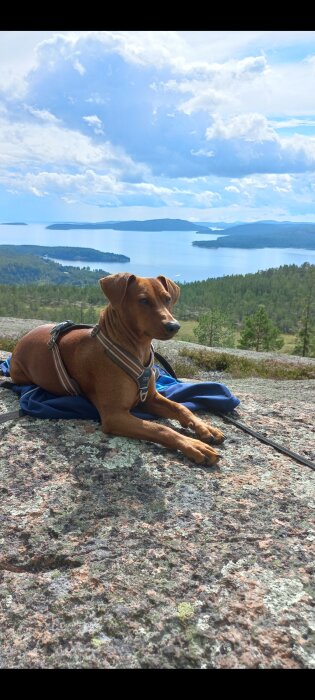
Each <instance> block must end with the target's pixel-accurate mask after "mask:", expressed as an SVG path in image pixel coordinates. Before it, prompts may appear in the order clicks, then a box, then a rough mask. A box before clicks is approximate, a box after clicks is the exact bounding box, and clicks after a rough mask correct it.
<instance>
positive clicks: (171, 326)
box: [164, 321, 180, 333]
mask: <svg viewBox="0 0 315 700" xmlns="http://www.w3.org/2000/svg"><path fill="white" fill-rule="evenodd" d="M164 328H165V330H166V331H167V332H168V333H177V331H179V329H180V323H178V322H177V321H168V323H165V324H164Z"/></svg>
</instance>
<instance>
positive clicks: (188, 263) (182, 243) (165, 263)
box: [0, 224, 315, 282]
mask: <svg viewBox="0 0 315 700" xmlns="http://www.w3.org/2000/svg"><path fill="white" fill-rule="evenodd" d="M46 225H47V224H29V225H28V226H19V225H14V226H13V225H1V226H0V244H5V243H8V244H12V245H21V244H23V243H25V244H32V245H63V246H80V247H82V248H96V249H97V250H101V251H104V252H110V253H121V254H123V255H128V257H130V263H100V262H97V261H96V262H95V263H93V262H89V263H82V262H72V263H71V262H69V261H67V262H65V261H62V260H60V261H58V262H61V263H62V264H64V265H70V264H72V265H75V266H76V267H83V265H85V266H87V265H88V266H89V267H90V269H93V270H95V269H104V270H107V271H108V272H110V273H115V272H122V271H126V272H133V273H134V274H136V275H139V276H140V277H156V276H157V275H165V276H166V277H170V278H171V279H174V280H177V281H178V282H194V281H196V280H204V279H207V278H208V277H223V276H224V275H237V274H246V273H248V272H257V271H258V270H266V269H268V268H269V267H279V266H280V265H292V264H295V265H302V263H304V262H310V263H313V264H315V250H304V249H301V248H262V249H244V248H217V249H213V248H209V249H206V248H198V247H196V246H192V241H196V240H202V241H204V240H216V239H218V238H219V237H220V235H222V234H221V232H218V231H216V232H214V233H212V234H198V233H196V232H195V231H159V232H150V231H115V230H113V229H97V230H95V229H94V230H91V229H85V230H84V229H72V230H70V231H54V230H53V231H52V230H47V229H46ZM0 282H1V280H0Z"/></svg>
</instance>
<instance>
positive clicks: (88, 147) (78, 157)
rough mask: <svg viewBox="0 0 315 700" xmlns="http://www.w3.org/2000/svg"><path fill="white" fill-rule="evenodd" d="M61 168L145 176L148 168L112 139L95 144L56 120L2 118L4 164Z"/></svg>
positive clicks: (0, 163) (0, 154) (0, 158)
mask: <svg viewBox="0 0 315 700" xmlns="http://www.w3.org/2000/svg"><path fill="white" fill-rule="evenodd" d="M42 163H44V164H50V165H53V164H59V165H60V166H61V167H64V166H68V167H69V166H71V167H77V168H78V167H91V166H93V167H94V168H95V167H98V168H104V167H106V168H107V169H112V170H116V172H120V173H129V174H133V176H138V177H141V176H143V175H144V173H146V172H147V169H146V168H145V167H144V166H143V165H141V164H137V163H134V162H133V160H132V159H131V158H130V157H129V156H128V155H127V154H126V153H125V152H124V151H123V149H121V148H118V147H114V146H112V145H111V144H110V142H109V141H106V142H103V143H102V144H99V145H95V144H94V143H93V142H92V141H91V139H90V138H88V137H87V136H85V135H84V134H82V133H81V132H80V131H77V130H73V129H67V128H63V127H61V126H59V125H57V124H55V123H54V121H52V123H50V122H49V121H48V122H41V121H40V122H39V123H38V124H37V123H29V122H24V123H21V122H14V121H13V120H9V119H6V118H3V117H2V118H0V166H2V167H12V166H15V167H17V168H25V166H27V165H30V164H32V165H33V167H37V166H38V165H40V164H42Z"/></svg>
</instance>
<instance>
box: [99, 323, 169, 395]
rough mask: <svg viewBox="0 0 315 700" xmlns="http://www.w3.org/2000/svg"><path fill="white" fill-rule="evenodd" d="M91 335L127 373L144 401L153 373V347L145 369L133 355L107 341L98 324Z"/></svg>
mask: <svg viewBox="0 0 315 700" xmlns="http://www.w3.org/2000/svg"><path fill="white" fill-rule="evenodd" d="M91 335H92V336H95V337H96V338H97V340H99V342H100V343H101V345H102V346H103V348H104V349H105V351H106V354H107V355H108V357H110V359H111V360H113V362H115V363H116V364H117V365H118V366H119V367H121V369H123V370H124V371H125V372H127V374H129V376H130V377H132V379H134V381H135V382H136V384H137V385H138V388H139V393H140V401H141V402H143V401H145V400H146V398H147V395H148V388H149V382H150V379H151V375H152V372H154V371H155V370H154V369H153V364H154V348H153V345H151V352H150V361H149V364H148V365H147V366H146V367H144V366H143V365H142V364H141V362H139V360H137V358H136V357H134V355H131V353H130V352H128V351H127V350H124V349H123V348H122V347H121V346H120V345H117V343H113V341H112V340H109V338H107V337H106V335H105V333H103V331H102V330H101V327H100V326H99V325H98V324H97V325H96V326H94V328H93V330H92V333H91ZM157 371H158V370H157ZM155 374H156V372H155Z"/></svg>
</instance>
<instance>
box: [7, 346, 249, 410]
mask: <svg viewBox="0 0 315 700" xmlns="http://www.w3.org/2000/svg"><path fill="white" fill-rule="evenodd" d="M158 369H159V372H160V376H159V378H158V379H157V381H156V387H157V390H158V391H159V392H160V394H162V396H166V398H168V399H170V400H171V401H176V402H177V403H181V404H183V405H184V406H187V408H190V410H191V411H198V410H203V411H212V412H213V413H216V412H219V413H230V412H231V411H233V409H234V408H236V406H238V404H239V403H240V400H239V399H238V398H236V396H233V394H231V392H230V390H229V389H228V388H227V387H226V386H225V384H220V383H219V382H181V381H179V380H177V379H173V377H171V376H170V375H169V374H168V373H167V372H166V371H165V370H164V369H161V367H159V368H158ZM0 373H2V374H3V375H4V376H6V377H9V376H10V358H8V359H7V360H5V361H4V362H2V363H1V364H0ZM6 387H9V388H10V389H12V391H14V392H15V393H16V394H18V395H19V397H20V408H21V409H22V411H23V412H24V413H26V414H28V415H29V416H34V417H35V418H81V419H90V420H98V421H100V416H99V413H98V411H97V410H96V408H95V406H93V404H92V403H91V402H90V401H89V400H88V399H86V398H85V397H84V396H56V395H55V394H50V393H49V392H48V391H45V390H44V389H41V387H39V386H35V385H30V386H19V385H18V384H9V383H7V384H6ZM131 413H132V414H133V415H135V416H138V417H139V418H148V419H151V418H155V416H153V415H152V414H150V413H146V412H145V411H144V410H143V409H142V408H141V404H138V406H137V407H136V408H134V409H133V410H132V411H131Z"/></svg>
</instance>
